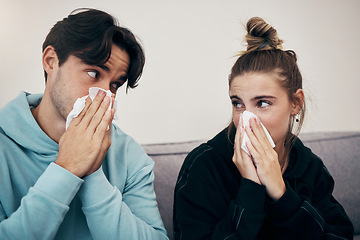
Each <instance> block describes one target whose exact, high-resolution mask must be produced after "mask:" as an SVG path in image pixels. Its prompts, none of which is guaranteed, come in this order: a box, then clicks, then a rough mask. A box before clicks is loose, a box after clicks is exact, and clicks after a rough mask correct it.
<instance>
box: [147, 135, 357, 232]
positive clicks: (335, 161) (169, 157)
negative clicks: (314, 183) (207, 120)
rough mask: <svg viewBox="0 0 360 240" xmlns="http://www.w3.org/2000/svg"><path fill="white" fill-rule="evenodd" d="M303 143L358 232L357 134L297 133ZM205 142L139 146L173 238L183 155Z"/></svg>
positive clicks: (166, 224) (166, 226)
mask: <svg viewBox="0 0 360 240" xmlns="http://www.w3.org/2000/svg"><path fill="white" fill-rule="evenodd" d="M300 138H301V139H302V140H303V142H304V144H305V145H306V146H309V147H310V148H311V149H312V151H313V152H314V153H315V154H317V155H318V156H319V157H320V158H321V159H323V161H324V163H325V166H326V167H327V168H328V170H329V171H330V173H331V174H332V176H333V177H334V179H335V190H334V195H335V197H336V199H337V200H338V201H339V202H340V203H341V204H342V205H343V206H344V208H345V210H346V212H347V214H348V215H349V217H350V219H351V220H352V221H353V224H354V226H355V233H357V234H360V177H359V174H360V133H348V132H345V133H312V134H310V133H305V134H302V135H301V136H300ZM203 142H205V141H191V142H181V143H168V144H149V145H143V147H144V149H145V151H146V152H147V153H148V154H149V156H150V157H151V158H152V159H153V160H154V162H155V167H154V174H155V180H154V187H155V192H156V195H157V201H158V204H159V210H160V214H161V216H162V219H163V221H164V225H165V228H166V229H167V231H168V236H169V238H170V239H172V237H173V226H172V215H173V200H174V187H175V183H176V180H177V176H178V173H179V170H180V167H181V165H182V163H183V161H184V159H185V157H186V156H187V154H188V153H189V152H190V151H191V150H192V149H194V148H195V147H197V146H198V145H200V144H201V143H203Z"/></svg>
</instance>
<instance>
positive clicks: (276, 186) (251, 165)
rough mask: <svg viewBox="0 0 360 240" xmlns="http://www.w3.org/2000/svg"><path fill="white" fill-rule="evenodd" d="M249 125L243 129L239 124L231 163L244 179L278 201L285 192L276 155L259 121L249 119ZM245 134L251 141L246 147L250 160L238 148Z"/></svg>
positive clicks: (241, 124)
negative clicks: (258, 185)
mask: <svg viewBox="0 0 360 240" xmlns="http://www.w3.org/2000/svg"><path fill="white" fill-rule="evenodd" d="M249 123H250V126H246V127H244V126H243V123H242V122H239V125H238V129H237V131H236V136H235V143H234V156H233V161H234V163H235V165H236V166H237V168H238V170H239V171H240V174H241V175H242V176H243V177H244V178H247V179H250V180H252V181H254V182H257V183H259V184H262V185H264V186H265V187H266V192H267V194H268V195H269V197H271V198H272V199H273V200H278V199H280V198H281V196H282V195H283V194H284V193H285V190H286V186H285V183H284V180H283V178H282V173H281V167H280V164H279V160H278V155H277V153H276V151H275V150H274V149H273V147H272V146H271V144H270V142H269V140H268V138H267V136H266V134H265V131H264V129H263V128H262V126H261V124H260V120H259V119H257V118H251V120H250V121H249ZM245 132H246V134H247V135H248V137H249V139H250V141H251V143H247V144H246V146H247V148H248V150H249V152H250V155H251V156H252V159H251V157H250V156H249V155H248V154H247V153H246V152H245V151H244V150H243V149H241V147H240V146H241V141H242V139H243V136H244V134H245ZM254 172H255V173H254Z"/></svg>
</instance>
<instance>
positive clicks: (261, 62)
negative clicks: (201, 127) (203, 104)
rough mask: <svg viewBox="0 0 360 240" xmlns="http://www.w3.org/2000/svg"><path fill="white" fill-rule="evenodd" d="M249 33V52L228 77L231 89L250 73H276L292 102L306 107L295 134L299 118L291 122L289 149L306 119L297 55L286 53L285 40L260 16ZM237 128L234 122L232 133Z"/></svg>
mask: <svg viewBox="0 0 360 240" xmlns="http://www.w3.org/2000/svg"><path fill="white" fill-rule="evenodd" d="M246 30H247V34H246V36H245V40H246V42H247V49H246V51H243V52H241V53H240V54H239V55H238V58H237V60H236V62H235V64H234V66H233V67H232V69H231V73H230V75H229V78H228V80H229V89H230V86H231V83H232V80H233V79H234V78H235V77H237V76H239V75H243V74H245V73H250V72H262V73H275V75H276V76H277V78H278V79H279V81H280V82H281V85H282V86H283V87H284V89H285V90H286V91H287V93H288V97H289V100H290V101H291V102H293V103H295V104H299V105H301V106H302V107H301V110H300V112H299V114H298V115H297V117H296V119H297V120H296V121H298V122H297V124H296V125H297V128H296V129H295V131H294V129H293V128H294V125H295V124H294V122H295V116H292V118H291V121H290V125H289V131H288V135H287V137H286V140H285V147H286V149H288V150H289V149H290V148H291V145H292V144H293V142H294V140H295V139H296V137H297V135H298V134H299V132H300V129H301V127H302V124H303V121H304V116H305V101H304V99H299V98H297V97H296V95H295V93H296V91H297V90H298V89H302V76H301V73H300V71H299V68H298V65H297V63H296V62H297V57H296V54H295V52H294V51H292V50H283V47H282V43H283V40H281V39H279V37H278V35H277V31H276V30H275V29H274V28H273V27H272V26H271V25H269V24H268V23H266V22H265V21H264V20H263V19H262V18H260V17H253V18H251V19H249V21H248V22H247V24H246ZM234 127H235V126H234V124H233V122H231V124H230V126H229V133H230V132H231V131H232V130H233V129H234ZM229 136H230V135H229Z"/></svg>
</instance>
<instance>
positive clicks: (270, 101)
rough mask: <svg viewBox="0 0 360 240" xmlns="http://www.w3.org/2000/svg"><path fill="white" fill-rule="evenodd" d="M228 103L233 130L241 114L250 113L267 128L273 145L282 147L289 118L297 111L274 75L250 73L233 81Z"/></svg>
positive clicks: (297, 108)
mask: <svg viewBox="0 0 360 240" xmlns="http://www.w3.org/2000/svg"><path fill="white" fill-rule="evenodd" d="M301 93H302V91H301ZM230 99H231V102H232V105H233V108H232V110H233V111H232V118H233V122H234V124H235V126H236V127H237V126H238V122H239V116H240V113H242V112H243V111H245V110H247V111H250V112H253V113H254V114H255V115H257V116H258V117H259V118H260V120H261V122H262V123H263V124H264V126H265V127H266V128H267V130H268V131H269V133H270V135H271V137H272V138H273V140H274V142H275V145H276V146H284V142H285V137H286V135H287V133H288V130H289V124H290V119H291V116H292V115H295V114H297V113H298V112H299V110H300V108H299V107H297V106H296V105H295V104H294V103H293V102H291V101H290V100H289V97H288V94H287V92H286V90H285V89H284V87H282V86H281V84H280V80H279V79H278V78H277V77H276V75H275V73H271V72H270V73H259V72H250V73H245V74H243V75H240V76H237V77H235V78H234V79H233V80H232V82H231V85H230Z"/></svg>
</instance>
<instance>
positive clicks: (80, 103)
mask: <svg viewBox="0 0 360 240" xmlns="http://www.w3.org/2000/svg"><path fill="white" fill-rule="evenodd" d="M99 90H102V91H104V92H105V93H106V97H111V91H110V90H105V89H102V88H99V87H91V88H89V95H86V96H83V97H81V98H78V99H77V100H76V102H75V103H74V106H73V109H72V110H71V112H70V113H69V115H68V116H67V118H66V126H65V129H67V128H68V127H69V125H70V123H71V121H72V120H73V119H74V118H76V117H77V116H78V115H79V114H80V112H81V111H82V110H83V109H84V107H85V101H86V98H87V97H90V99H91V101H92V100H94V98H95V97H96V95H97V93H98V92H99ZM111 107H112V103H111V102H110V105H109V107H108V110H111Z"/></svg>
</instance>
